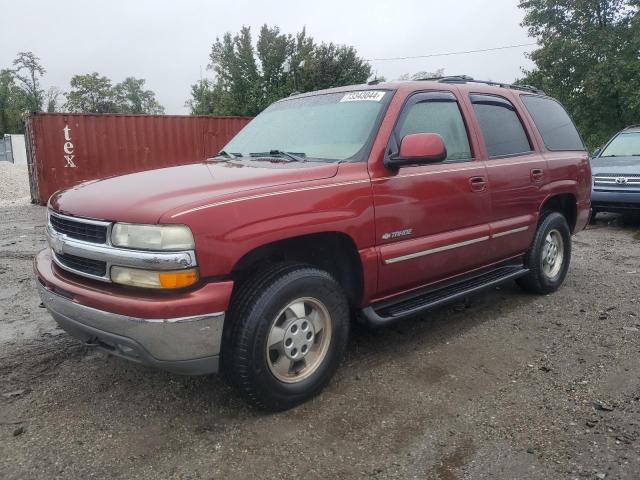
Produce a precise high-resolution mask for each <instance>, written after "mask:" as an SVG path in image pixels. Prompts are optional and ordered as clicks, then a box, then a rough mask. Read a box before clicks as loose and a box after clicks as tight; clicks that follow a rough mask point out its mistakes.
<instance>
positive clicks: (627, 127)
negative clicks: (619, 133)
mask: <svg viewBox="0 0 640 480" xmlns="http://www.w3.org/2000/svg"><path fill="white" fill-rule="evenodd" d="M632 128H640V123H639V124H637V125H628V126H626V127H624V128H623V129H622V130H630V129H632Z"/></svg>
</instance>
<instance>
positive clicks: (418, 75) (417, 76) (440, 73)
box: [398, 68, 444, 80]
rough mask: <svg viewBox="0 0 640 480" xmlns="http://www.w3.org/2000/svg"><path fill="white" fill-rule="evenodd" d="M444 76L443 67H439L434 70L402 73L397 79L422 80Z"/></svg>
mask: <svg viewBox="0 0 640 480" xmlns="http://www.w3.org/2000/svg"><path fill="white" fill-rule="evenodd" d="M440 77H444V68H439V69H437V70H436V71H434V72H426V71H421V72H416V73H413V74H409V73H403V74H402V75H400V76H399V77H398V80H422V79H425V78H440Z"/></svg>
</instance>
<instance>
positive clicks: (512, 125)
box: [471, 95, 531, 157]
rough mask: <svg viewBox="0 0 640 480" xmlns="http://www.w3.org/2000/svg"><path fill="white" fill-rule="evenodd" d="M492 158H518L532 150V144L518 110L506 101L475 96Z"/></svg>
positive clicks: (493, 97)
mask: <svg viewBox="0 0 640 480" xmlns="http://www.w3.org/2000/svg"><path fill="white" fill-rule="evenodd" d="M471 102H472V103H473V108H474V110H475V112H476V117H478V122H479V123H480V129H481V130H482V135H483V137H484V143H485V145H486V147H487V154H488V155H489V157H503V156H506V155H518V154H522V153H528V152H530V151H531V144H530V143H529V138H528V137H527V133H526V132H525V129H524V127H523V126H522V122H521V121H520V118H519V117H518V114H517V113H516V109H515V107H514V106H513V104H511V102H509V101H508V100H507V99H506V98H503V97H498V96H494V95H471Z"/></svg>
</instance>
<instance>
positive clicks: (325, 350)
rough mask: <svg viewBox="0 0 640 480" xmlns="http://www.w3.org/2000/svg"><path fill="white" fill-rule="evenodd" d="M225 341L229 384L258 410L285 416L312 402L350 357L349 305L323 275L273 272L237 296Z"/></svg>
mask: <svg viewBox="0 0 640 480" xmlns="http://www.w3.org/2000/svg"><path fill="white" fill-rule="evenodd" d="M228 318H229V322H230V324H229V328H230V331H229V333H228V334H227V335H225V344H224V347H223V369H224V373H225V376H226V377H227V378H228V379H229V380H230V381H231V382H232V383H233V384H234V385H235V386H236V387H238V389H239V390H240V391H241V393H243V394H244V396H245V397H246V398H247V399H248V400H249V401H250V402H251V403H252V404H254V405H256V406H258V407H260V408H264V409H267V410H274V411H278V410H286V409H288V408H291V407H294V406H296V405H298V404H300V403H302V402H304V401H306V400H308V399H309V398H311V397H313V396H314V395H316V394H317V393H319V392H320V390H322V388H324V386H325V385H326V384H327V383H328V382H329V380H330V379H331V377H332V376H333V374H334V373H335V371H336V369H337V368H338V365H339V364H340V361H341V360H342V358H343V356H344V352H345V350H346V345H347V339H348V334H349V305H348V302H347V298H346V295H345V293H344V292H343V290H342V288H341V287H340V285H338V283H337V282H336V281H335V280H334V279H333V278H332V277H331V275H329V274H328V273H327V272H325V271H323V270H319V269H317V268H315V267H312V266H307V265H301V264H281V265H275V266H272V267H270V268H268V269H266V270H264V271H263V272H261V273H260V274H258V275H256V276H255V277H254V278H253V279H252V280H250V281H248V282H246V283H245V284H244V285H243V286H242V287H241V288H240V290H239V291H238V292H237V294H236V295H234V299H233V301H232V305H231V308H230V312H229V317H228Z"/></svg>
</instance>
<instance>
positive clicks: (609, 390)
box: [0, 201, 640, 480]
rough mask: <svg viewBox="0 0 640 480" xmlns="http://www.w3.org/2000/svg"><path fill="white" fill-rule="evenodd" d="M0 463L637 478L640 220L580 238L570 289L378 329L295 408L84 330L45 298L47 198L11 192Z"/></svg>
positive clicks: (358, 335) (294, 474) (17, 471)
mask: <svg viewBox="0 0 640 480" xmlns="http://www.w3.org/2000/svg"><path fill="white" fill-rule="evenodd" d="M0 218H1V220H2V228H1V229H0V281H1V284H2V288H1V289H0V472H1V473H0V477H2V478H5V479H27V478H28V479H40V478H42V479H52V478H64V479H76V478H119V479H120V478H122V479H124V478H143V479H146V478H149V479H159V478H182V479H214V478H215V479H218V478H230V479H235V478H238V479H240V478H243V479H244V478H303V477H304V478H381V479H383V478H385V479H386V478H402V479H405V478H421V479H422V478H425V479H441V480H454V479H465V478H468V479H478V478H481V479H482V478H497V479H565V478H566V479H581V478H594V479H602V478H611V479H623V478H624V479H627V478H628V479H632V478H633V479H637V478H639V477H640V355H639V353H640V220H638V219H632V218H622V217H618V216H611V215H609V216H602V217H601V219H600V220H599V221H598V223H597V225H594V226H591V227H590V228H589V229H588V230H586V231H584V232H582V233H580V234H579V235H578V236H576V237H575V239H574V256H573V261H572V266H571V269H570V273H569V276H568V278H567V281H566V284H565V285H564V287H563V288H562V289H561V290H560V291H559V292H557V293H556V294H553V295H549V296H542V297H539V296H532V295H528V294H525V293H523V292H521V291H520V290H518V288H516V286H515V285H511V284H509V285H506V286H503V287H502V288H499V289H495V290H493V291H491V292H488V293H486V294H481V295H479V296H476V297H473V298H471V299H470V300H469V301H468V302H467V303H466V304H459V305H454V306H450V307H447V308H443V309H440V310H437V311H435V312H432V313H430V314H428V315H425V316H424V317H423V318H416V319H413V320H408V321H405V322H403V323H400V324H398V325H396V326H394V327H392V328H387V329H384V330H377V331H370V330H366V329H364V328H362V327H356V328H354V333H353V335H352V338H351V341H350V346H349V350H348V355H347V358H346V360H345V362H344V363H343V365H342V367H341V368H340V370H339V372H338V374H337V376H336V378H335V379H334V380H333V382H332V383H331V384H330V385H329V387H328V388H327V389H326V390H325V391H324V393H323V394H322V395H320V396H319V397H317V398H316V399H314V400H312V401H311V402H309V403H307V404H305V405H303V406H301V407H299V408H296V409H294V410H292V411H289V412H286V413H283V414H265V413H261V412H258V411H255V410H252V409H250V408H249V407H247V406H246V405H245V404H244V403H243V401H242V400H241V399H240V398H239V397H238V396H237V395H236V393H235V392H234V391H232V390H230V389H229V388H228V387H227V386H226V385H225V384H224V383H223V382H222V380H221V378H219V377H217V376H211V377H181V376H177V375H172V374H168V373H164V372H161V371H156V370H153V369H151V368H146V367H143V366H138V365H134V364H131V363H127V362H124V361H122V360H119V359H116V358H113V357H109V356H107V355H105V354H103V353H100V352H97V351H93V350H90V349H87V348H86V347H83V346H81V345H79V344H77V343H76V342H75V341H74V340H72V339H70V338H69V337H67V335H66V334H64V333H63V332H61V331H60V330H58V329H56V328H55V325H54V323H53V321H52V320H51V318H50V317H49V315H48V314H47V313H46V311H45V310H43V309H41V308H38V305H39V303H40V300H39V299H38V297H37V294H36V291H35V286H34V281H33V278H32V273H31V258H32V256H33V255H34V253H35V252H36V251H37V250H38V249H40V248H42V247H43V246H44V239H43V227H44V223H45V218H44V209H43V208H42V207H36V206H29V205H28V204H26V202H14V203H12V202H11V201H7V202H5V203H4V204H2V205H0Z"/></svg>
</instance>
